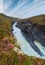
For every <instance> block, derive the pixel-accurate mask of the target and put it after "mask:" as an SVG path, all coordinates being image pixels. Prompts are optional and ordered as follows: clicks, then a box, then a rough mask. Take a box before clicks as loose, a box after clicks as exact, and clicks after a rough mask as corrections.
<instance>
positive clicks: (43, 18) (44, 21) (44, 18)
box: [19, 14, 45, 25]
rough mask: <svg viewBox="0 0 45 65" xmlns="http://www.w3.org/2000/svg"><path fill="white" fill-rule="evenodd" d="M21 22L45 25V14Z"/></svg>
mask: <svg viewBox="0 0 45 65" xmlns="http://www.w3.org/2000/svg"><path fill="white" fill-rule="evenodd" d="M19 21H20V22H26V21H30V22H32V23H33V24H37V25H45V14H44V15H38V16H34V17H30V18H26V19H21V20H19Z"/></svg>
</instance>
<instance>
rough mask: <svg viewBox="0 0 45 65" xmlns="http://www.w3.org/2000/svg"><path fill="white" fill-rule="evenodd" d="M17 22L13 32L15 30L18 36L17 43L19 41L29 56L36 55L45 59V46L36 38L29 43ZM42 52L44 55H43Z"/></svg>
mask: <svg viewBox="0 0 45 65" xmlns="http://www.w3.org/2000/svg"><path fill="white" fill-rule="evenodd" d="M16 24H17V22H16V23H14V24H13V31H12V32H13V34H14V36H15V37H16V39H17V43H19V45H20V48H21V50H22V51H23V52H24V53H25V54H26V55H28V56H34V57H38V58H43V59H45V47H43V46H42V45H41V44H40V43H39V42H37V41H36V40H35V41H34V42H30V43H29V42H28V41H27V40H26V38H25V37H24V35H23V34H22V32H21V29H19V28H18V27H16ZM31 45H32V46H31ZM36 49H37V50H36ZM38 52H39V53H40V54H39V53H38ZM41 53H42V55H41Z"/></svg>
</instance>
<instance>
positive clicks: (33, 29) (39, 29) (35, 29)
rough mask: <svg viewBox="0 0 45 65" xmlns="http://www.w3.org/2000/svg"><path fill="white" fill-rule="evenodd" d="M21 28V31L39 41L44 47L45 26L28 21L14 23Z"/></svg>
mask: <svg viewBox="0 0 45 65" xmlns="http://www.w3.org/2000/svg"><path fill="white" fill-rule="evenodd" d="M16 26H17V27H18V28H20V29H21V31H22V32H23V33H25V34H26V35H28V36H31V37H32V38H33V39H36V40H38V41H40V43H41V44H42V45H43V46H44V47H45V26H44V25H36V24H32V23H31V22H29V21H26V22H18V23H17V25H16Z"/></svg>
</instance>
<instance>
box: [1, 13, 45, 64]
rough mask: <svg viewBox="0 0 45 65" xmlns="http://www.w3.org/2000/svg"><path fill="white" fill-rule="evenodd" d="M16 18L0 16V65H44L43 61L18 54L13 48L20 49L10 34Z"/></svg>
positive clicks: (44, 61)
mask: <svg viewBox="0 0 45 65" xmlns="http://www.w3.org/2000/svg"><path fill="white" fill-rule="evenodd" d="M18 20H19V19H18V18H12V17H8V16H6V15H4V14H2V13H1V14H0V65H45V60H43V59H39V58H35V57H29V56H27V55H25V54H24V55H22V53H21V54H18V53H17V52H16V51H14V50H13V48H14V47H15V48H18V49H19V51H20V47H19V45H18V44H17V40H16V38H14V36H13V34H12V24H13V23H14V22H15V21H18Z"/></svg>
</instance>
